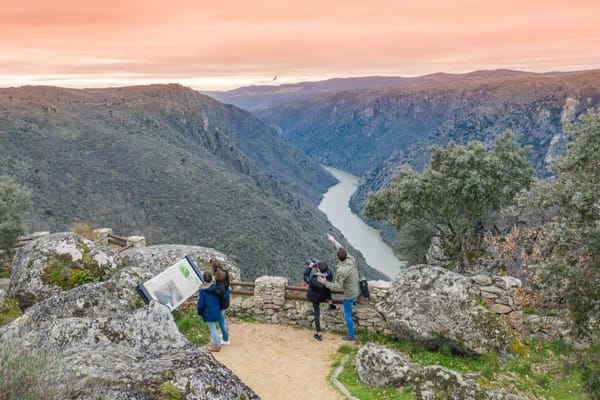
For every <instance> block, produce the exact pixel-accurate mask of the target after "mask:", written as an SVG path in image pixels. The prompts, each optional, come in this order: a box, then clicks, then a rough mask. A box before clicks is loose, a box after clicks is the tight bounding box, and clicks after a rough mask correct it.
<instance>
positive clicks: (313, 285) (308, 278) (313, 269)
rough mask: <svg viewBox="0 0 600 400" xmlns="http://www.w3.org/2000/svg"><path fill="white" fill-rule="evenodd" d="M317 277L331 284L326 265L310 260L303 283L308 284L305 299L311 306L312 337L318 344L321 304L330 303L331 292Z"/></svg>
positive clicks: (321, 337)
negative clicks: (313, 331) (312, 318)
mask: <svg viewBox="0 0 600 400" xmlns="http://www.w3.org/2000/svg"><path fill="white" fill-rule="evenodd" d="M319 277H323V278H324V279H325V280H327V281H329V282H331V281H332V280H333V274H332V273H331V270H330V269H329V266H328V265H327V263H325V262H323V261H318V262H316V263H315V262H313V261H312V260H311V261H310V263H309V264H308V267H306V270H305V271H304V282H306V283H307V284H308V289H307V291H306V298H307V300H308V301H310V302H312V304H313V313H314V316H315V331H316V332H315V334H314V335H313V337H314V338H315V339H316V340H318V341H319V342H320V341H321V340H323V336H321V303H322V302H325V301H331V290H329V289H328V288H327V287H326V286H325V285H323V284H322V283H320V282H319V281H318V278H319Z"/></svg>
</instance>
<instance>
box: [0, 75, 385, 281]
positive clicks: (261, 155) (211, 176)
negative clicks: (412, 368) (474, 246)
mask: <svg viewBox="0 0 600 400" xmlns="http://www.w3.org/2000/svg"><path fill="white" fill-rule="evenodd" d="M0 174H5V175H9V176H12V177H14V178H15V180H16V181H17V182H18V183H20V184H22V185H23V186H25V187H27V188H28V189H29V190H30V191H31V193H32V201H33V204H34V209H33V211H32V212H31V214H30V215H28V216H27V222H28V226H29V228H30V229H31V230H51V231H60V230H64V229H65V228H68V227H69V225H71V224H72V223H75V222H85V223H89V224H91V225H92V226H94V227H103V226H107V227H111V228H113V229H114V230H115V231H116V232H117V233H125V234H130V235H133V234H142V235H144V236H146V238H147V240H148V242H149V243H150V244H155V243H156V244H158V243H178V244H193V245H202V246H206V247H214V248H216V249H218V250H219V251H223V252H224V253H226V254H228V255H230V256H231V257H233V258H234V259H236V260H237V262H238V264H239V265H240V267H241V269H242V273H243V275H244V278H246V279H252V278H254V277H256V276H258V275H261V274H276V275H277V274H278V275H282V276H289V277H290V278H296V277H297V276H299V274H300V273H299V272H298V271H297V270H296V269H297V268H302V265H303V262H304V260H305V259H306V257H307V256H311V255H319V256H321V255H322V257H325V256H326V254H325V255H324V254H323V253H324V252H329V253H331V255H330V257H333V252H332V251H331V249H330V243H329V242H328V241H327V239H326V236H325V232H327V231H334V232H337V230H335V228H333V227H332V226H331V225H330V224H329V222H328V221H327V220H326V218H325V216H324V215H323V214H322V213H320V212H318V211H317V210H316V205H317V204H318V202H319V199H320V196H321V193H322V192H324V191H325V190H326V188H327V187H328V186H330V185H331V184H333V183H334V182H335V180H334V178H333V177H331V176H330V175H329V174H328V173H327V172H326V171H324V170H323V169H322V168H321V167H320V166H319V165H318V164H317V163H315V162H314V161H313V160H311V159H309V158H307V157H306V156H304V155H303V154H302V153H300V152H299V151H298V150H295V149H294V148H293V147H291V146H290V145H289V144H288V143H287V141H286V140H285V139H284V138H283V137H281V136H280V135H279V134H278V133H277V132H276V131H274V130H273V129H272V128H269V127H267V126H266V125H264V124H263V123H262V122H261V121H260V120H258V119H257V118H256V117H254V116H253V115H251V114H249V113H248V112H246V111H243V110H241V109H238V108H237V107H234V106H228V105H224V104H221V103H219V102H217V101H215V100H214V99H212V98H209V97H207V96H204V95H202V94H200V93H198V92H196V91H194V90H192V89H189V88H185V87H182V86H180V85H150V86H137V87H128V88H112V89H83V90H82V89H64V88H56V87H22V88H10V89H0ZM359 259H360V262H361V263H362V265H365V263H364V259H362V257H360V256H359ZM332 261H333V260H332ZM365 269H366V271H367V272H366V273H367V274H368V275H370V276H372V277H380V276H381V274H379V273H378V272H377V271H374V270H372V269H370V268H368V267H366V266H365Z"/></svg>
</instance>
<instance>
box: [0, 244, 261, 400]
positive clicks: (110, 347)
mask: <svg viewBox="0 0 600 400" xmlns="http://www.w3.org/2000/svg"><path fill="white" fill-rule="evenodd" d="M67 238H68V239H69V240H71V241H70V242H68V243H82V242H83V240H82V239H81V238H78V237H74V236H73V235H70V234H69V235H66V236H65V235H63V234H60V235H49V237H48V238H46V239H45V241H44V242H43V243H42V244H39V243H38V244H36V243H31V244H29V245H27V246H26V248H24V249H22V251H21V250H20V251H21V255H20V257H21V259H22V260H27V261H21V262H20V263H19V266H18V267H17V270H15V271H13V274H15V273H16V274H24V272H23V271H20V269H21V268H23V264H24V267H25V268H27V265H28V264H33V265H36V260H37V257H38V256H39V257H41V258H42V259H43V260H44V262H46V263H47V262H52V261H53V259H54V258H53V257H61V255H63V254H64V252H61V253H59V252H57V251H56V249H64V248H68V249H71V250H72V251H73V252H72V253H69V254H70V255H71V258H75V259H76V258H77V257H76V255H77V253H76V252H75V250H76V249H77V245H75V244H74V245H68V246H66V245H65V243H66V242H65V241H66V239H67ZM85 243H86V245H88V243H87V242H85ZM74 249H75V250H74ZM101 250H102V249H101V248H94V246H93V244H90V245H89V252H90V253H91V254H101V253H102V252H101ZM96 252H97V253H96ZM186 254H189V255H190V256H191V257H192V258H194V257H196V258H198V259H205V258H206V257H205V256H208V255H210V256H212V257H215V256H219V257H223V256H222V255H221V254H220V253H218V252H216V251H214V250H212V249H205V248H199V247H192V246H153V247H148V248H139V249H133V250H130V251H128V252H125V253H123V255H122V256H115V258H114V259H113V262H114V263H115V264H114V265H119V267H120V269H119V270H118V271H117V272H115V273H113V274H111V275H110V276H109V277H108V278H107V279H106V280H104V281H98V282H92V283H86V284H82V285H79V286H76V287H74V288H72V289H69V290H62V289H60V288H59V289H58V290H54V288H52V287H51V285H47V284H46V286H47V287H46V286H44V288H45V292H44V297H45V298H44V299H42V300H41V301H38V302H36V303H35V304H33V305H31V306H30V307H29V308H27V310H26V312H25V314H24V315H23V316H21V317H20V318H18V319H16V320H14V321H12V322H11V323H9V324H8V325H5V326H3V327H0V339H1V340H2V341H5V340H6V341H10V342H11V343H15V344H16V345H17V346H18V347H19V348H22V349H27V348H42V349H44V350H48V351H55V352H59V353H60V354H61V357H63V358H64V361H65V363H66V364H67V365H70V366H72V367H73V368H74V369H75V370H76V371H77V377H78V380H79V381H80V382H83V383H84V384H83V383H82V384H81V385H80V387H79V391H78V394H77V396H76V398H77V399H101V398H111V399H153V398H157V397H158V396H159V395H158V393H159V388H160V387H161V386H163V385H165V384H168V385H170V387H173V388H175V390H178V391H179V392H180V393H181V394H182V395H184V396H187V397H186V398H194V399H231V398H247V399H256V398H258V396H257V395H256V394H255V393H254V392H253V391H252V390H251V389H250V388H248V387H247V386H246V385H245V384H244V383H242V382H241V381H240V380H239V378H237V377H236V376H235V375H234V374H233V373H232V372H231V371H230V370H229V369H227V368H226V367H224V366H223V365H221V364H220V363H218V362H217V361H216V360H215V358H214V357H213V356H212V355H211V354H210V353H208V352H206V351H205V350H204V349H201V348H199V347H197V346H196V345H194V344H192V343H190V342H189V341H188V340H187V339H186V338H185V336H183V335H182V334H181V333H180V332H179V330H178V328H177V326H176V325H175V322H174V320H173V316H172V314H171V312H170V311H169V309H168V308H167V307H166V306H162V305H160V304H159V303H156V302H153V303H151V304H150V305H149V306H143V305H142V302H141V301H140V298H139V296H138V295H137V293H136V292H135V286H136V285H137V284H138V283H141V282H143V281H145V280H146V279H148V278H150V277H152V276H154V275H155V274H156V273H158V272H160V271H162V270H163V269H164V268H166V267H168V266H170V265H172V264H173V263H174V262H175V261H176V260H178V259H180V258H182V257H183V256H185V255H186ZM223 259H224V257H223ZM29 260H31V262H30V261H29ZM224 260H225V259H224ZM225 261H226V264H227V265H228V267H230V268H232V270H235V273H239V271H237V268H235V265H234V264H233V263H230V262H229V261H227V260H225ZM111 265H112V264H111ZM207 267H208V266H207ZM40 281H41V280H37V281H34V282H33V283H32V285H40V283H39V282H40ZM18 282H19V284H18V285H12V281H11V292H12V295H13V296H14V297H16V298H32V297H31V296H30V294H31V293H32V292H33V288H31V287H28V286H27V285H26V284H25V283H24V282H21V281H20V280H19V281H18ZM42 283H43V282H42ZM36 287H37V286H36ZM48 288H50V289H52V291H50V290H49V289H48ZM24 294H25V295H24ZM33 298H34V299H38V298H40V297H33Z"/></svg>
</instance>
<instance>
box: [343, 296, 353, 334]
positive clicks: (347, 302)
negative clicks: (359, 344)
mask: <svg viewBox="0 0 600 400" xmlns="http://www.w3.org/2000/svg"><path fill="white" fill-rule="evenodd" d="M355 301H356V299H344V319H345V320H346V329H348V336H350V337H354V321H352V305H353V304H354V302H355Z"/></svg>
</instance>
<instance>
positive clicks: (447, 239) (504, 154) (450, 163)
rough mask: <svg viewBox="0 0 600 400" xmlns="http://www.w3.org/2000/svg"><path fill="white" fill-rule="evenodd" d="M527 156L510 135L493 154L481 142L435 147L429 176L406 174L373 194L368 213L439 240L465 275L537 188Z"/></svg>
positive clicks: (503, 137)
mask: <svg viewBox="0 0 600 400" xmlns="http://www.w3.org/2000/svg"><path fill="white" fill-rule="evenodd" d="M527 152H528V150H527V149H523V148H521V147H519V145H518V144H517V143H516V141H515V138H514V136H513V134H512V133H510V132H505V133H504V134H502V135H501V136H499V137H498V138H497V139H496V141H495V146H494V148H493V149H492V150H488V149H487V148H486V145H485V144H484V143H482V142H478V141H473V142H470V143H468V144H466V145H457V144H454V143H450V144H449V145H448V147H447V148H446V149H443V148H440V147H437V146H435V147H433V148H432V157H431V161H430V163H429V165H427V166H426V168H425V169H424V171H423V173H418V172H415V171H414V170H412V169H411V168H410V167H404V168H402V169H401V170H400V172H399V173H398V174H397V175H396V176H395V177H394V179H393V181H392V184H391V186H390V187H389V188H387V189H383V190H381V191H379V192H376V193H371V194H369V197H368V198H367V201H366V203H365V207H364V209H363V213H364V214H365V215H366V216H368V217H371V218H374V219H377V220H387V221H388V222H390V223H391V224H392V225H394V226H395V227H396V229H398V230H401V229H403V228H404V227H405V226H407V225H413V226H414V227H415V229H416V230H418V231H420V232H421V234H423V235H426V234H429V235H432V236H438V237H439V238H440V243H441V245H442V248H443V249H444V251H445V253H446V254H447V255H448V256H449V257H452V258H454V259H455V260H456V267H457V268H458V270H462V269H464V268H466V267H467V266H468V264H469V261H471V260H472V259H473V258H475V257H477V256H478V255H480V253H481V246H482V239H483V236H484V234H485V232H486V231H487V230H488V229H490V227H491V224H492V223H493V218H494V215H496V214H497V211H498V210H499V209H500V208H501V207H502V206H504V205H506V204H509V203H511V202H512V201H513V198H514V195H515V194H516V193H517V192H518V191H520V190H522V189H524V188H527V187H528V186H529V185H530V184H531V183H532V181H533V168H532V166H531V164H530V163H529V162H528V161H527V160H526V154H527ZM427 231H428V232H427Z"/></svg>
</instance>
